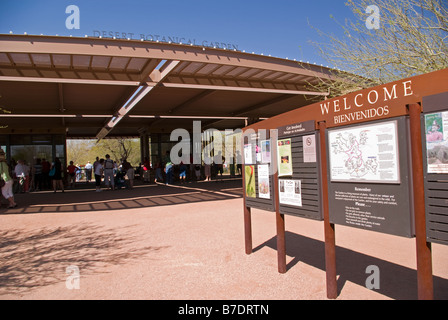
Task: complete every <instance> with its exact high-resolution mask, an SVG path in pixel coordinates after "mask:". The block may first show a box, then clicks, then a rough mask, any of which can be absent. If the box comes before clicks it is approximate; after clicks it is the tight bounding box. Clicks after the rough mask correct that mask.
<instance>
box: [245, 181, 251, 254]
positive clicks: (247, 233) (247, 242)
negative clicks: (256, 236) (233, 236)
mask: <svg viewBox="0 0 448 320" xmlns="http://www.w3.org/2000/svg"><path fill="white" fill-rule="evenodd" d="M243 189H244V188H243ZM244 245H245V247H246V254H251V253H252V218H251V212H250V208H249V207H246V204H244Z"/></svg>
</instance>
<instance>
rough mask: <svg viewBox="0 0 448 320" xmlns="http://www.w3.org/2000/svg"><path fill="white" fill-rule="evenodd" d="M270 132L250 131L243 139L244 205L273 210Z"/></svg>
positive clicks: (273, 194) (273, 195)
mask: <svg viewBox="0 0 448 320" xmlns="http://www.w3.org/2000/svg"><path fill="white" fill-rule="evenodd" d="M269 134H270V132H252V133H250V134H248V135H247V136H246V137H245V138H244V139H245V140H244V141H243V142H244V144H243V145H244V197H245V201H246V206H247V207H249V208H257V209H262V210H267V211H275V202H274V201H275V192H274V190H273V174H274V170H272V169H271V160H272V159H271V146H272V142H271V139H270V137H269Z"/></svg>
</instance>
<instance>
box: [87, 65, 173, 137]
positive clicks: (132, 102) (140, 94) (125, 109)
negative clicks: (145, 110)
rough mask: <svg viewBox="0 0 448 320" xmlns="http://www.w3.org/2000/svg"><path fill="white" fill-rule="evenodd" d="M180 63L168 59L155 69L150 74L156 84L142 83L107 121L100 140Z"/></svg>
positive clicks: (101, 131) (98, 135)
mask: <svg viewBox="0 0 448 320" xmlns="http://www.w3.org/2000/svg"><path fill="white" fill-rule="evenodd" d="M179 63H180V61H177V60H176V61H167V62H165V64H164V65H163V66H162V67H161V68H160V69H159V70H157V69H153V70H152V72H151V73H150V75H149V79H151V80H152V81H156V84H154V83H152V82H151V85H148V84H147V83H142V84H141V85H140V86H139V87H138V88H137V89H136V90H135V92H134V94H133V95H132V97H131V98H130V99H129V100H128V101H126V102H125V103H124V105H123V106H122V107H121V108H120V109H119V110H118V111H117V113H116V114H115V115H114V116H113V117H112V118H111V119H110V120H109V121H108V122H107V123H106V125H105V126H104V127H103V128H102V129H101V130H100V131H99V132H98V134H97V136H96V138H97V139H98V140H101V139H104V138H105V137H106V136H107V135H108V134H109V132H110V131H111V130H112V129H113V128H114V127H115V126H116V125H117V124H118V123H119V122H120V121H121V119H123V117H124V116H126V115H127V114H128V113H129V112H130V111H131V110H132V108H134V107H135V106H136V105H137V104H138V103H139V102H140V101H141V100H142V99H143V98H144V97H145V96H146V95H147V94H148V93H149V92H150V91H151V90H152V89H154V88H155V86H156V85H157V83H159V82H161V81H163V80H164V79H165V78H166V77H167V76H168V74H169V73H170V72H171V71H172V70H173V69H174V68H175V67H176V66H177V65H178V64H179ZM148 70H150V69H148Z"/></svg>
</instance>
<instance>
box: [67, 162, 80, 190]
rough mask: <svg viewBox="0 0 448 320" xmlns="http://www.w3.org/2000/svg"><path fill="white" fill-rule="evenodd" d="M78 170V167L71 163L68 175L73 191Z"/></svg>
mask: <svg viewBox="0 0 448 320" xmlns="http://www.w3.org/2000/svg"><path fill="white" fill-rule="evenodd" d="M77 169H78V167H77V166H75V165H74V164H73V161H70V165H69V166H68V167H67V173H68V183H69V186H70V187H71V188H72V189H75V184H76V170H77Z"/></svg>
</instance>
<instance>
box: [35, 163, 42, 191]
mask: <svg viewBox="0 0 448 320" xmlns="http://www.w3.org/2000/svg"><path fill="white" fill-rule="evenodd" d="M39 190H42V164H41V160H40V158H37V159H36V163H35V164H34V191H39Z"/></svg>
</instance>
